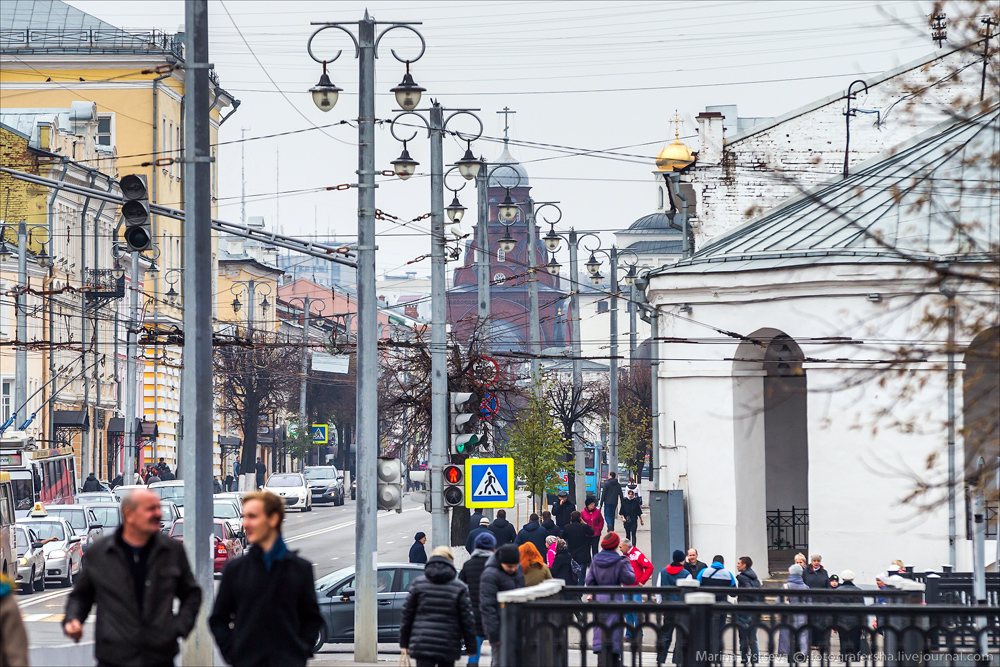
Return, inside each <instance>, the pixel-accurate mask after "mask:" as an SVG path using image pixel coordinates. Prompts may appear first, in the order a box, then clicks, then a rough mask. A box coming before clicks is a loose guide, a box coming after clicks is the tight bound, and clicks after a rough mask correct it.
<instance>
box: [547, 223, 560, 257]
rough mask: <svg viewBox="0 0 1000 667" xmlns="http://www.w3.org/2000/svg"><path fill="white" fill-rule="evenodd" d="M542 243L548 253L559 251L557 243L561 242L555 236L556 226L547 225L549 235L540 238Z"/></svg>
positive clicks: (557, 236) (556, 235)
mask: <svg viewBox="0 0 1000 667" xmlns="http://www.w3.org/2000/svg"><path fill="white" fill-rule="evenodd" d="M542 241H544V242H545V247H546V248H547V249H548V251H549V252H556V251H557V250H559V243H560V242H561V241H562V237H561V236H559V235H558V234H556V226H555V225H554V224H550V225H549V233H548V234H546V235H545V236H543V237H542Z"/></svg>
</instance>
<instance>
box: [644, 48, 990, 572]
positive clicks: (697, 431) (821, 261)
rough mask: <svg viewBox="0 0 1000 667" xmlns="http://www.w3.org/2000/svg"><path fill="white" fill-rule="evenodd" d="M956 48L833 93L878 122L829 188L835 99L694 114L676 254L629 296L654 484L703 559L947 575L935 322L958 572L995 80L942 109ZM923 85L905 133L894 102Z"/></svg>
mask: <svg viewBox="0 0 1000 667" xmlns="http://www.w3.org/2000/svg"><path fill="white" fill-rule="evenodd" d="M968 57H969V56H968V55H967V53H965V52H959V51H953V50H942V51H939V52H938V53H936V54H935V55H934V56H932V57H931V58H927V59H924V60H923V61H921V62H918V63H911V64H910V65H908V66H905V67H902V68H898V69H897V70H894V71H893V72H891V73H887V74H886V75H884V76H882V77H875V78H873V79H870V80H868V81H867V82H866V85H867V88H868V91H869V93H868V97H867V98H859V99H858V100H855V101H852V102H851V103H852V104H854V105H858V106H864V107H865V108H867V109H869V110H873V111H877V112H878V115H879V116H880V119H879V123H880V124H881V125H882V127H881V128H872V122H873V121H874V118H868V117H867V116H866V117H865V120H863V121H859V122H858V126H859V127H863V129H858V134H857V135H856V136H857V137H858V140H857V144H856V150H855V151H852V152H851V153H850V154H849V158H848V163H849V164H848V166H849V174H848V175H847V176H846V177H844V176H842V175H840V174H839V173H838V172H839V170H840V168H841V167H842V164H843V160H844V157H843V156H844V151H843V129H844V116H843V112H844V110H845V100H844V95H843V94H841V95H840V96H839V97H838V96H832V97H830V98H828V99H826V100H820V101H818V102H817V103H815V104H813V105H809V106H807V107H805V108H803V109H799V110H796V111H795V112H792V113H789V114H786V115H785V116H782V117H779V118H777V119H774V120H773V121H769V122H767V123H764V124H762V125H758V126H755V127H753V128H750V129H747V130H744V131H743V132H740V133H739V134H738V135H730V137H728V138H727V137H725V134H724V132H725V130H724V127H723V123H724V122H725V121H724V119H723V117H722V115H721V114H718V115H714V114H713V115H710V116H707V117H702V118H699V122H700V123H701V142H702V146H701V150H700V151H699V154H698V158H697V159H698V162H697V163H696V165H695V166H694V167H693V168H691V169H690V170H687V171H686V172H685V173H684V174H683V175H682V178H683V179H684V180H685V181H687V182H689V183H691V185H692V187H693V189H694V191H695V193H696V198H697V206H696V209H697V216H698V217H697V219H696V220H695V222H694V224H693V232H694V235H695V238H696V240H697V244H696V252H695V253H694V254H693V255H691V256H689V257H687V258H684V259H682V260H680V261H678V262H676V263H674V264H671V265H667V266H664V267H662V268H660V269H658V270H656V271H654V272H653V273H652V274H651V277H650V283H649V287H648V290H647V293H646V294H647V299H648V301H649V302H650V303H651V304H653V305H654V306H655V307H656V308H657V309H658V310H659V312H660V317H659V322H660V330H659V331H658V332H657V334H658V336H659V337H660V338H661V343H660V358H661V363H660V366H659V375H658V378H659V379H658V382H659V388H660V392H659V405H658V406H657V411H658V412H659V415H660V442H661V451H660V464H661V469H660V480H661V483H660V486H661V488H663V489H682V490H683V491H684V492H685V503H686V517H685V518H686V524H687V529H688V539H689V544H690V545H691V546H694V547H696V548H698V549H699V550H700V552H701V554H702V556H703V557H710V556H711V555H712V554H714V553H720V554H724V555H725V556H726V559H727V563H730V562H735V559H736V558H737V557H739V556H742V555H750V556H751V557H752V558H753V559H754V561H755V562H756V563H758V564H759V565H760V567H759V570H758V571H760V572H762V571H765V570H767V569H768V568H767V567H766V565H765V564H767V563H768V560H769V555H770V554H773V553H775V551H776V550H777V549H778V548H782V549H788V548H794V549H796V550H803V551H806V550H808V552H809V553H819V554H822V556H823V562H824V564H825V565H826V566H827V568H828V569H829V570H830V571H831V572H839V571H841V570H843V569H846V568H849V569H852V570H854V571H855V572H856V573H857V575H858V581H859V583H861V582H864V583H873V582H874V576H875V575H876V574H877V573H879V572H885V571H886V568H887V566H888V565H889V564H890V563H891V562H892V561H893V560H895V559H902V560H903V561H904V562H905V563H907V564H912V565H914V566H915V568H916V569H917V570H918V571H922V570H925V569H940V567H941V566H942V565H943V564H948V563H950V551H949V533H950V528H949V505H948V502H947V489H948V486H949V485H948V483H947V480H948V455H947V453H948V445H947V443H948V428H947V427H948V424H949V410H948V400H947V396H948V393H949V392H948V381H947V377H948V374H947V372H946V365H947V364H946V360H947V355H946V351H947V350H948V349H949V345H948V340H949V334H948V326H947V323H948V322H949V321H954V322H955V327H954V336H953V337H952V340H954V344H953V345H952V346H951V348H950V349H951V350H953V351H954V359H955V361H956V368H957V375H956V381H955V391H954V394H955V397H956V403H955V409H954V411H953V412H952V413H951V414H952V415H953V419H954V424H955V429H956V446H955V461H956V474H955V478H954V482H955V484H954V488H956V490H957V491H956V503H955V506H956V515H955V525H956V536H957V540H956V544H955V548H956V558H955V562H954V565H955V566H956V568H957V569H960V570H964V571H968V570H970V569H971V567H972V543H971V541H970V539H969V538H970V537H971V533H970V528H969V518H970V517H969V512H968V509H967V502H968V496H967V492H966V487H967V484H968V483H970V482H972V481H975V480H974V475H975V471H976V470H977V464H978V463H979V462H980V461H979V458H980V457H982V459H983V463H984V464H985V466H986V469H988V470H990V471H991V472H990V473H989V474H988V475H987V476H986V477H989V478H990V481H988V482H987V484H988V485H992V486H991V487H990V488H992V489H994V491H993V492H992V493H993V496H992V497H993V498H994V499H995V497H996V491H995V489H996V484H997V481H996V478H995V476H993V475H995V471H996V467H997V457H1000V430H998V423H997V420H998V417H997V415H998V413H1000V394H998V376H1000V365H998V362H997V358H998V357H997V350H998V347H1000V334H998V331H1000V328H998V324H1000V319H998V318H1000V315H998V293H997V287H996V285H997V283H996V281H997V279H998V260H997V258H998V254H997V253H998V251H1000V185H998V176H997V168H996V166H995V164H992V165H991V164H989V163H988V162H987V161H986V160H984V159H982V158H983V157H988V156H994V158H995V156H996V155H997V154H998V151H1000V119H998V111H997V108H998V107H997V102H998V100H997V91H996V89H995V87H994V88H992V89H991V88H989V87H988V88H987V95H986V102H985V104H984V105H982V106H981V107H979V108H978V109H977V110H976V111H975V112H973V113H969V114H966V115H964V116H951V117H949V115H948V113H947V108H948V105H950V104H951V101H952V100H954V99H955V97H956V96H958V95H960V94H961V88H962V87H963V86H965V90H966V92H967V91H968V90H970V89H971V88H970V87H971V84H972V82H971V81H970V82H966V83H967V85H966V84H963V83H962V82H961V81H958V82H956V81H955V80H954V77H952V78H948V79H945V78H944V77H945V74H946V73H947V72H948V71H952V70H954V69H957V68H958V67H961V64H960V63H959V64H956V63H958V61H960V60H961V59H962V58H968ZM968 69H969V68H966V71H967V70H968ZM935 76H936V77H938V80H939V81H941V82H943V83H941V84H940V85H941V88H940V90H937V89H935V90H934V91H932V93H931V94H930V95H928V96H927V97H926V98H925V100H924V105H925V106H926V108H921V109H918V110H917V111H915V112H914V114H913V115H910V116H908V117H907V120H906V121H903V119H902V111H901V108H900V104H905V103H906V100H905V99H903V98H905V97H906V95H907V94H908V93H907V92H906V90H908V89H909V90H912V85H911V84H912V83H913V82H914V81H916V80H918V79H919V80H925V79H927V78H928V77H930V78H932V79H933V78H934V77H935ZM975 84H976V85H975V93H976V97H977V98H978V93H979V85H978V84H979V82H978V81H976V82H975ZM893 114H898V115H897V116H896V117H893ZM874 115H875V114H872V116H874ZM703 116H705V115H704V114H703ZM887 116H888V117H889V119H891V121H890V120H887V118H886V117H887ZM837 118H839V121H838V122H837V124H836V125H835V124H834V122H833V120H834V119H837ZM858 118H861V116H858ZM837 142H839V143H840V146H841V150H840V153H839V158H838V154H837V151H836V150H835V149H834V148H832V146H833V144H834V143H837ZM814 149H815V150H814ZM793 153H794V154H793ZM755 156H756V158H758V162H756V163H754V164H756V165H757V166H756V167H755V166H754V165H753V164H750V163H751V162H753V159H752V158H754V157H755ZM793 164H798V165H799V168H797V169H793V168H792V167H791V165H793ZM767 169H772V170H775V171H777V170H783V171H784V173H785V174H789V173H793V175H794V179H793V178H789V179H781V178H778V179H771V180H768V179H766V178H764V177H763V175H762V173H761V172H762V171H766V170H767ZM753 209H756V210H757V211H759V210H763V213H760V214H759V215H757V216H756V217H750V218H749V221H747V220H748V216H747V212H748V210H751V215H753V214H754V213H755V211H754V210H753ZM956 276H967V277H968V278H967V279H965V280H959V279H958V278H956ZM948 295H953V296H952V297H951V298H948ZM952 305H953V306H954V307H955V312H957V318H949V317H948V316H947V315H948V313H949V306H952ZM922 484H926V485H928V486H927V489H926V493H923V494H918V495H917V496H916V497H912V498H911V496H913V494H914V491H915V490H917V489H919V488H920V485H922ZM908 498H909V499H910V500H909V501H908V502H907V499H908ZM793 508H795V510H794V513H793ZM995 512H996V510H995V508H992V509H991V513H990V514H989V516H991V517H992V518H991V519H990V525H989V532H988V534H991V535H992V537H991V538H989V541H988V542H987V548H986V557H985V561H986V563H987V565H990V564H993V563H994V561H995V560H996V553H997V543H996V533H997V520H996V513H995ZM792 517H794V518H792ZM703 559H704V558H703ZM730 559H731V560H730ZM772 560H773V559H772ZM789 564H790V563H789ZM772 565H773V562H772Z"/></svg>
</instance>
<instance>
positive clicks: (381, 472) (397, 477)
mask: <svg viewBox="0 0 1000 667" xmlns="http://www.w3.org/2000/svg"><path fill="white" fill-rule="evenodd" d="M378 508H379V509H380V510H396V511H397V512H402V511H403V466H402V464H401V462H400V460H399V459H396V458H392V457H389V456H380V457H378Z"/></svg>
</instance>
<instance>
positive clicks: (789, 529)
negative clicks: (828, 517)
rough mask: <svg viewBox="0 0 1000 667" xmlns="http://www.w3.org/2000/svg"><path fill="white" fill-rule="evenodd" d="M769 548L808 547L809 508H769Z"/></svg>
mask: <svg viewBox="0 0 1000 667" xmlns="http://www.w3.org/2000/svg"><path fill="white" fill-rule="evenodd" d="M767 548H768V549H808V548H809V509H808V508H806V507H792V509H791V510H781V509H778V510H767Z"/></svg>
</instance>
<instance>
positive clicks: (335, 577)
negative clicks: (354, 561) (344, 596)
mask: <svg viewBox="0 0 1000 667" xmlns="http://www.w3.org/2000/svg"><path fill="white" fill-rule="evenodd" d="M352 574H354V568H353V567H344V568H341V569H339V570H335V571H334V572H331V573H330V574H328V575H326V576H325V577H320V578H319V579H317V580H316V584H315V586H316V590H317V591H325V590H326V589H327V588H329V587H330V586H333V585H334V584H336V583H338V582H339V581H341V580H342V579H343V578H344V577H347V576H350V575H352Z"/></svg>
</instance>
